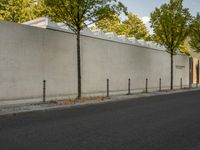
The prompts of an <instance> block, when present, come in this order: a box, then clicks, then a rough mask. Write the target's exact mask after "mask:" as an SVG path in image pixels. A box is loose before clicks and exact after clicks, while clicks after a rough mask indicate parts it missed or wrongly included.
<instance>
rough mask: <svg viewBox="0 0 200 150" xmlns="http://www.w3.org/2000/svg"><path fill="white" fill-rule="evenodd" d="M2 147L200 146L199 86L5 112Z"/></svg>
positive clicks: (179, 149)
mask: <svg viewBox="0 0 200 150" xmlns="http://www.w3.org/2000/svg"><path fill="white" fill-rule="evenodd" d="M0 150H200V91H193V92H186V93H178V94H172V95H165V96H154V97H148V98H138V99H132V100H125V101H120V102H113V103H105V104H97V105H90V106H81V107H76V108H70V109H59V110H51V111H43V112H41V111H40V112H32V113H25V114H19V115H16V116H3V117H0Z"/></svg>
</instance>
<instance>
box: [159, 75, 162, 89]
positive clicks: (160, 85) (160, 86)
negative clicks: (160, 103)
mask: <svg viewBox="0 0 200 150" xmlns="http://www.w3.org/2000/svg"><path fill="white" fill-rule="evenodd" d="M159 91H160V92H161V91H162V79H161V78H160V80H159Z"/></svg>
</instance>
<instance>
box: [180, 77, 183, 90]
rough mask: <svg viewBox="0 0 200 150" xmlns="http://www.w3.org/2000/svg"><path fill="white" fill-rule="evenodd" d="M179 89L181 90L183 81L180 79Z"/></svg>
mask: <svg viewBox="0 0 200 150" xmlns="http://www.w3.org/2000/svg"><path fill="white" fill-rule="evenodd" d="M180 88H181V89H182V88H183V79H182V78H181V79H180Z"/></svg>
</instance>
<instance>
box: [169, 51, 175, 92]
mask: <svg viewBox="0 0 200 150" xmlns="http://www.w3.org/2000/svg"><path fill="white" fill-rule="evenodd" d="M170 55H171V84H170V89H171V90H173V88H174V86H173V84H174V57H173V50H171V53H170Z"/></svg>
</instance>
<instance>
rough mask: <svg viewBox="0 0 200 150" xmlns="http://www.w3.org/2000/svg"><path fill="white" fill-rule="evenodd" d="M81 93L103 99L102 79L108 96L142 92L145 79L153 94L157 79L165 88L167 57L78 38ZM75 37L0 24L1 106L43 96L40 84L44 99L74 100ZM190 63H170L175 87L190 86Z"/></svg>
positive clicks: (177, 60)
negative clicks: (4, 102)
mask: <svg viewBox="0 0 200 150" xmlns="http://www.w3.org/2000/svg"><path fill="white" fill-rule="evenodd" d="M81 61H82V62H81V63H82V77H83V78H82V80H83V81H82V82H83V83H82V84H83V92H84V93H85V94H89V93H103V94H104V93H105V90H106V79H107V78H109V79H110V84H111V88H110V89H111V90H112V91H125V90H127V81H128V78H131V80H132V89H134V90H143V89H144V85H145V79H146V78H148V79H149V87H151V88H152V89H157V87H158V83H159V78H160V77H161V78H162V84H163V86H164V87H166V88H168V87H169V85H170V56H169V54H168V53H166V52H165V51H163V50H157V49H150V48H145V47H142V46H134V45H132V44H125V43H120V42H114V41H110V40H104V39H99V38H94V37H89V36H82V37H81ZM76 65H77V63H76V37H75V35H74V34H71V33H67V32H62V31H55V30H49V29H42V28H37V27H31V26H26V25H21V24H14V23H10V22H5V21H0V100H9V99H27V98H37V97H41V96H42V81H43V80H44V79H45V80H46V81H47V95H48V96H51V97H60V96H61V97H63V96H66V95H76V92H77V68H76ZM188 66H189V58H188V57H186V56H182V55H178V56H176V57H175V65H174V70H175V71H174V76H175V81H174V82H175V85H176V86H179V85H180V78H181V77H182V78H183V82H184V83H183V84H184V85H188V84H189V68H188Z"/></svg>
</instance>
